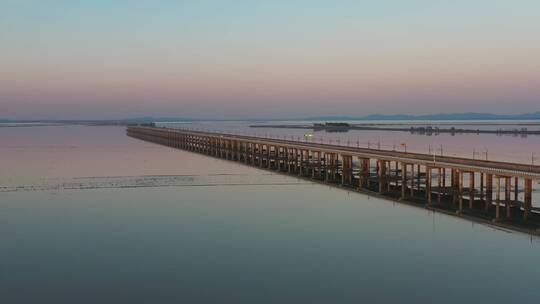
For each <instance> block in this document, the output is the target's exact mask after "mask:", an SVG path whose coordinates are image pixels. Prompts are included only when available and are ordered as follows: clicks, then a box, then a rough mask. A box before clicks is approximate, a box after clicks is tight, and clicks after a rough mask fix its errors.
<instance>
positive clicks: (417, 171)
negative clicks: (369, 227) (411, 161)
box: [416, 165, 421, 191]
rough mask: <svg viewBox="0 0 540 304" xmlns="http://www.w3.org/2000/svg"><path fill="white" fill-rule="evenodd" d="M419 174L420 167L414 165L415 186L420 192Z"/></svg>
mask: <svg viewBox="0 0 540 304" xmlns="http://www.w3.org/2000/svg"><path fill="white" fill-rule="evenodd" d="M420 172H421V171H420V165H416V173H417V175H416V186H417V190H418V191H420Z"/></svg>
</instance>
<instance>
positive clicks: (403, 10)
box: [0, 0, 540, 119]
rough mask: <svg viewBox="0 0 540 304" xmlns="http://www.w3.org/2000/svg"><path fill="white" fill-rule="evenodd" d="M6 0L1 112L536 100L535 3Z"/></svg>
mask: <svg viewBox="0 0 540 304" xmlns="http://www.w3.org/2000/svg"><path fill="white" fill-rule="evenodd" d="M80 2H83V1H32V0H28V1H14V0H7V1H2V3H1V4H0V50H1V52H0V118H16V119H38V118H39V119H41V118H48V119H63V118H78V119H88V118H92V119H96V118H97V119H108V118H127V117H134V116H181V117H194V118H226V119H232V118H250V117H258V118H299V117H305V116H313V115H351V116H353V115H366V114H371V113H387V114H392V113H408V114H414V113H422V114H425V113H439V112H470V111H474V112H491V113H526V112H531V111H539V110H540V59H539V54H540V22H539V21H538V12H539V11H540V3H539V2H538V1H502V0H491V1H487V0H477V1H465V0H457V1H425V0H416V1H384V0H381V1H307V0H305V1H268V2H266V1H265V2H257V1H138V2H137V3H136V4H134V3H133V2H132V1H91V2H90V1H84V2H89V3H80Z"/></svg>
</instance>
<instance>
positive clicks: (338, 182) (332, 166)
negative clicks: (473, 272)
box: [127, 125, 540, 234]
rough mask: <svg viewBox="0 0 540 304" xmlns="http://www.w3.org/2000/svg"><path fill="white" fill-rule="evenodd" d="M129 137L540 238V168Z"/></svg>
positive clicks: (210, 138) (158, 135)
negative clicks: (537, 202) (536, 196)
mask: <svg viewBox="0 0 540 304" xmlns="http://www.w3.org/2000/svg"><path fill="white" fill-rule="evenodd" d="M127 135H128V136H131V137H134V138H138V139H141V140H145V141H149V142H153V143H157V144H161V145H166V146H170V147H174V148H178V149H183V150H187V151H192V152H196V153H201V154H205V155H208V156H212V157H217V158H221V159H226V160H230V161H235V162H239V163H243V164H246V165H250V166H256V167H259V168H263V169H267V170H273V171H276V172H280V173H283V174H288V175H294V176H296V177H301V178H306V179H310V180H313V181H317V182H321V183H326V184H329V185H335V186H339V187H342V188H345V189H348V190H354V191H360V192H365V193H370V194H372V195H378V196H381V197H386V198H389V199H393V200H396V201H400V202H403V203H407V204H411V205H415V206H420V207H423V208H428V209H430V210H433V211H439V212H443V213H447V214H451V215H457V216H460V217H464V218H468V219H471V220H475V221H479V222H485V223H489V224H491V225H496V226H501V227H505V228H510V229H513V230H518V231H522V232H526V233H531V234H540V208H538V207H534V206H533V203H532V199H533V195H532V194H533V190H534V189H533V188H534V185H535V184H536V183H538V181H540V166H535V165H526V164H518V163H509V162H498V161H487V160H477V159H468V158H460V157H450V156H437V155H430V154H422V153H410V152H409V153H408V152H399V151H387V150H378V149H367V148H356V147H347V146H340V145H332V144H322V143H320V144H319V143H313V142H299V141H292V140H284V139H270V138H261V137H254V136H243V135H235V134H226V133H215V132H202V131H192V130H180V129H172V128H162V127H154V126H144V125H131V126H128V127H127Z"/></svg>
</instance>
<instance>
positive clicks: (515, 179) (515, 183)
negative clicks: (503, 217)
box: [514, 177, 519, 202]
mask: <svg viewBox="0 0 540 304" xmlns="http://www.w3.org/2000/svg"><path fill="white" fill-rule="evenodd" d="M518 197H519V178H518V177H514V201H516V202H517V201H518Z"/></svg>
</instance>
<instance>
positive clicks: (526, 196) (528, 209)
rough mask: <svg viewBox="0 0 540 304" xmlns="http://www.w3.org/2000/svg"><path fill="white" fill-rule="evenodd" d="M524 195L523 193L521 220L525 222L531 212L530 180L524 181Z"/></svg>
mask: <svg viewBox="0 0 540 304" xmlns="http://www.w3.org/2000/svg"><path fill="white" fill-rule="evenodd" d="M524 186H525V189H524V190H525V193H524V206H523V209H524V210H523V219H524V220H527V219H528V218H529V216H530V214H531V210H532V180H531V179H530V178H527V179H525V185H524Z"/></svg>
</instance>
